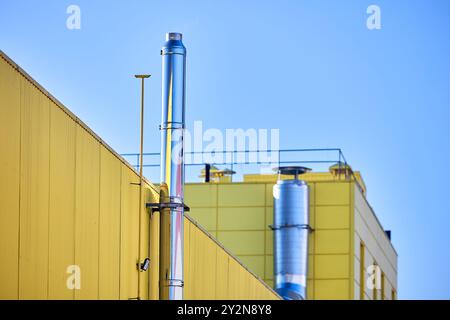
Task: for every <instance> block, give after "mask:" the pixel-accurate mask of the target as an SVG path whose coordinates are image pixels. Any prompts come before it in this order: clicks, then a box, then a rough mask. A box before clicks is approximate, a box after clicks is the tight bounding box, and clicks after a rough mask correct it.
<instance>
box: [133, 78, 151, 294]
mask: <svg viewBox="0 0 450 320" xmlns="http://www.w3.org/2000/svg"><path fill="white" fill-rule="evenodd" d="M135 78H138V79H141V141H140V152H139V231H138V239H139V242H138V250H139V252H138V263H137V264H138V265H137V267H138V287H137V299H138V300H140V298H141V269H140V264H141V242H142V239H141V216H142V190H143V189H142V185H143V176H142V169H143V167H144V165H143V157H144V155H143V153H144V80H145V79H147V78H150V75H149V74H137V75H135Z"/></svg>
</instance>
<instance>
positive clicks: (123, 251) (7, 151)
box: [0, 52, 279, 299]
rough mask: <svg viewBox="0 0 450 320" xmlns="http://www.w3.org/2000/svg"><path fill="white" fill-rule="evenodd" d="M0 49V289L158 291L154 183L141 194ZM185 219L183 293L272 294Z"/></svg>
mask: <svg viewBox="0 0 450 320" xmlns="http://www.w3.org/2000/svg"><path fill="white" fill-rule="evenodd" d="M0 56H1V57H0V139H1V141H0V154H1V155H2V156H1V158H0V284H1V285H0V299H137V298H139V299H158V298H159V287H158V283H159V214H158V212H155V213H152V212H149V211H147V210H146V209H145V203H146V202H158V201H159V190H158V188H157V187H155V186H154V185H153V184H152V183H151V182H149V181H147V180H144V185H143V190H144V191H143V193H142V197H143V199H142V201H140V193H139V185H138V184H139V176H138V174H137V173H136V171H135V170H134V169H133V168H132V167H131V166H130V165H129V164H128V163H127V162H126V161H125V160H124V159H123V158H122V157H120V156H119V155H118V154H117V153H116V152H115V151H114V150H112V149H111V148H110V147H109V146H108V145H107V144H106V143H105V142H104V141H103V140H102V139H100V138H99V137H98V136H97V135H96V134H95V133H94V132H92V130H90V129H89V128H88V127H87V126H86V125H85V124H84V123H83V122H82V121H81V120H80V119H78V118H77V117H76V116H75V115H74V114H72V113H71V112H70V111H69V110H68V109H67V108H65V107H64V106H63V105H62V104H61V103H60V102H59V101H58V100H57V99H55V98H54V97H53V96H52V95H51V94H50V93H48V92H47V91H46V90H45V89H44V88H42V87H41V86H40V85H39V84H38V83H36V81H34V80H33V79H32V78H31V77H30V76H29V75H28V74H27V73H26V72H25V71H24V70H22V69H21V68H20V67H19V66H18V65H16V64H15V63H14V62H13V61H12V60H11V59H9V58H8V57H7V56H6V55H5V54H4V53H3V52H0ZM155 134H159V133H157V132H156V131H155ZM139 203H142V207H140V206H139ZM184 225H185V234H184V237H185V242H184V246H185V257H184V260H185V298H186V299H219V298H220V299H279V296H278V295H277V294H276V293H275V292H274V291H273V290H272V289H271V288H270V287H269V286H268V285H267V284H265V283H264V282H263V281H262V280H261V279H260V278H258V277H257V276H256V275H255V274H254V273H253V272H251V271H250V270H249V269H247V268H246V267H245V266H244V265H243V264H242V263H241V262H240V261H239V260H237V259H236V258H235V257H234V256H233V255H232V254H231V253H230V252H229V251H228V250H227V249H225V248H224V247H223V246H221V245H220V244H219V243H218V242H217V241H216V240H215V239H214V238H212V237H211V236H210V235H209V234H208V233H207V232H206V231H205V230H203V228H202V227H200V226H199V225H198V224H197V223H195V222H194V221H193V220H192V219H191V218H189V217H188V216H186V218H185V222H184ZM145 258H150V268H149V269H148V270H147V271H145V272H140V271H138V267H137V266H138V263H139V262H140V261H142V260H143V259H145ZM73 267H76V268H79V272H78V273H77V274H78V275H79V277H80V278H79V279H80V281H79V284H80V286H79V287H77V286H73V282H71V279H72V278H71V276H72V275H75V273H72V270H74V269H73Z"/></svg>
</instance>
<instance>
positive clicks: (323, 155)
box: [122, 148, 356, 182]
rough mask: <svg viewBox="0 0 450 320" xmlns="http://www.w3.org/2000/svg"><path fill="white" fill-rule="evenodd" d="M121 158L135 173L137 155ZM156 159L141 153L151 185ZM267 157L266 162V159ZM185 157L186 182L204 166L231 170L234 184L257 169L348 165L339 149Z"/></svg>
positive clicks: (316, 168) (152, 154)
mask: <svg viewBox="0 0 450 320" xmlns="http://www.w3.org/2000/svg"><path fill="white" fill-rule="evenodd" d="M268 155H270V156H268ZM122 156H123V157H124V158H125V159H126V160H127V161H129V162H130V163H131V165H133V166H134V167H135V168H136V170H139V167H140V164H139V153H124V154H122ZM159 157H160V153H159V152H150V153H144V154H143V169H144V171H145V175H146V176H147V177H148V178H149V179H150V180H151V181H155V182H156V181H159V166H160V158H159ZM268 157H270V159H267V158H268ZM185 158H186V161H185V166H186V181H187V182H193V181H195V177H197V178H198V174H199V173H200V170H198V168H199V167H202V166H205V164H210V165H212V166H222V167H224V168H227V169H230V170H231V171H236V175H234V178H233V176H232V179H233V180H235V181H236V178H238V177H239V176H240V175H243V174H245V173H257V172H258V170H259V171H260V172H262V171H264V172H265V173H268V172H273V171H271V169H273V168H275V167H280V166H286V165H301V166H306V167H311V169H313V170H314V171H328V167H329V166H330V165H337V166H338V168H339V169H344V168H347V165H348V163H347V159H346V158H345V156H344V154H343V152H342V150H341V149H340V148H318V149H280V150H271V149H266V150H260V149H258V150H220V151H211V152H206V151H192V152H185ZM261 159H267V160H261ZM189 168H191V170H189ZM193 168H197V171H195V172H194V173H193V171H192V169H193ZM189 171H190V172H189ZM339 171H341V170H339ZM350 174H351V175H353V172H350ZM196 175H197V176H196ZM355 180H356V179H355Z"/></svg>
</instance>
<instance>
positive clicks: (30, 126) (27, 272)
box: [2, 79, 50, 299]
mask: <svg viewBox="0 0 450 320" xmlns="http://www.w3.org/2000/svg"><path fill="white" fill-rule="evenodd" d="M21 93H22V95H21V110H22V112H21V114H22V119H21V121H22V122H21V123H22V125H21V152H20V153H21V159H20V165H21V168H20V174H21V176H20V185H21V188H20V214H19V215H20V230H21V237H20V264H19V267H20V269H19V274H20V277H19V299H47V294H48V292H47V282H48V281H47V280H48V279H47V275H48V209H49V201H48V200H49V161H50V159H49V155H50V109H49V101H48V100H47V99H45V98H43V97H42V95H40V94H38V93H37V92H36V90H34V87H32V85H31V84H30V83H29V82H28V81H26V80H25V79H22V80H21ZM2 261H3V260H2Z"/></svg>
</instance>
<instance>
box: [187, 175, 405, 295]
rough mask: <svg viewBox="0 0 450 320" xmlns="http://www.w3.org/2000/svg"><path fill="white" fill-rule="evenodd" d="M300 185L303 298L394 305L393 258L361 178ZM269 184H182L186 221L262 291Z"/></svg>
mask: <svg viewBox="0 0 450 320" xmlns="http://www.w3.org/2000/svg"><path fill="white" fill-rule="evenodd" d="M283 178H286V177H283ZM301 179H302V180H304V181H306V182H307V183H308V186H309V190H310V193H309V197H310V199H309V203H310V208H309V212H310V225H311V227H312V229H313V231H312V232H311V233H310V238H309V266H308V283H307V298H308V299H317V300H319V299H395V298H396V292H397V253H396V252H395V249H394V248H393V246H392V244H391V242H390V240H389V239H388V237H387V235H386V233H385V231H384V230H383V228H382V226H381V224H380V223H379V221H378V219H377V218H376V215H375V213H374V212H373V210H372V209H371V207H370V206H369V204H368V202H367V200H366V198H365V185H364V182H363V180H362V178H361V175H360V174H359V173H358V172H356V173H354V174H353V175H352V176H349V177H345V176H343V175H336V174H335V173H332V172H317V173H315V172H312V173H307V174H304V175H302V176H301ZM276 180H277V175H244V179H243V182H224V181H223V180H222V181H217V182H216V183H190V184H187V185H186V194H185V199H186V203H188V204H189V206H190V207H191V208H192V210H193V211H192V217H193V218H194V219H195V220H196V221H198V222H199V223H200V224H201V225H202V226H204V227H205V228H206V229H207V230H208V231H209V232H210V233H211V234H212V235H214V236H215V237H216V238H217V239H218V241H219V242H220V243H222V244H223V245H224V246H225V247H226V248H228V249H230V251H231V252H232V253H234V254H235V255H236V256H237V257H238V258H239V259H240V260H241V261H242V262H243V263H244V264H245V265H246V266H248V267H249V269H250V270H252V271H253V272H255V273H256V274H257V275H258V276H260V277H261V278H262V279H264V281H265V282H266V283H267V284H269V285H270V286H273V233H272V230H271V229H270V228H269V225H271V224H272V222H273V194H272V189H273V185H274V184H275V183H276ZM362 256H363V258H362V259H361V257H362ZM360 261H362V263H361V262H360ZM371 265H377V266H378V267H379V268H380V269H379V270H380V272H378V273H376V272H375V273H373V274H375V278H371V277H370V276H371V275H372V269H370V268H369V267H370V266H371ZM368 268H369V269H368ZM371 279H378V283H377V284H378V285H377V286H375V289H371V287H370V285H368V283H370V282H371ZM380 282H381V283H380ZM361 283H362V286H361ZM372 283H373V282H372ZM361 287H363V288H364V290H361ZM376 288H378V289H376Z"/></svg>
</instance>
